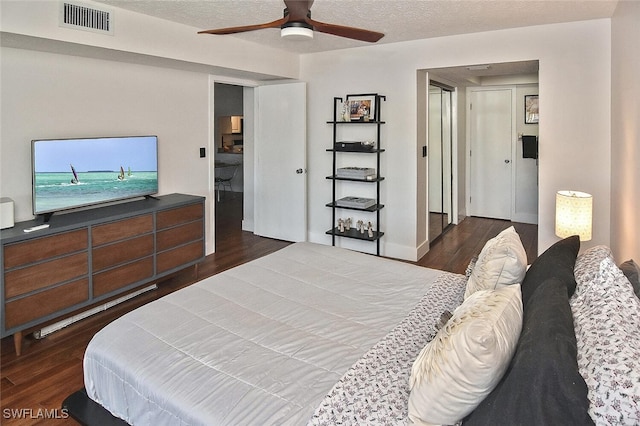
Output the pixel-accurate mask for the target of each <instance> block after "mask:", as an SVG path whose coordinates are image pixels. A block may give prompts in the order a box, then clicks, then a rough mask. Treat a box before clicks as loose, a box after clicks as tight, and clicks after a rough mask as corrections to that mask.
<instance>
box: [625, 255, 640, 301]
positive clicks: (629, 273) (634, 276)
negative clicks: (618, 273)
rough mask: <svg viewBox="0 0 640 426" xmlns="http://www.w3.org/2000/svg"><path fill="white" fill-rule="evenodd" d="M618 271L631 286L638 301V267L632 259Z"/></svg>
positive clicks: (639, 285)
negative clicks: (620, 271)
mask: <svg viewBox="0 0 640 426" xmlns="http://www.w3.org/2000/svg"><path fill="white" fill-rule="evenodd" d="M620 269H621V270H622V273H623V274H624V275H625V276H626V277H627V279H628V280H629V282H630V283H631V285H632V286H633V292H634V293H635V294H636V296H638V298H639V299H640V266H638V264H637V263H636V262H634V261H633V259H629V260H627V261H626V262H624V263H622V264H621V265H620Z"/></svg>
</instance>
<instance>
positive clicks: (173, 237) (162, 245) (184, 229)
mask: <svg viewBox="0 0 640 426" xmlns="http://www.w3.org/2000/svg"><path fill="white" fill-rule="evenodd" d="M201 239H202V221H197V222H191V223H187V224H186V225H181V226H177V227H175V228H169V229H165V230H164V231H158V235H157V236H156V247H157V248H156V250H158V251H159V252H161V251H165V250H167V249H170V248H173V247H177V246H179V245H182V244H185V243H188V242H191V241H195V240H201Z"/></svg>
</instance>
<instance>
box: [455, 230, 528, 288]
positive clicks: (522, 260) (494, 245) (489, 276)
mask: <svg viewBox="0 0 640 426" xmlns="http://www.w3.org/2000/svg"><path fill="white" fill-rule="evenodd" d="M526 270H527V253H526V251H525V250H524V246H523V245H522V241H521V240H520V236H519V235H518V233H517V232H516V230H515V228H514V227H513V226H510V227H509V228H507V229H505V230H504V231H502V232H500V233H499V234H498V235H496V236H495V237H494V238H492V239H490V240H489V241H487V243H486V244H485V245H484V247H483V248H482V251H481V252H480V254H479V255H478V260H477V262H476V264H475V265H474V266H473V269H472V270H471V274H470V276H469V280H468V281H467V290H466V291H465V293H464V297H465V299H466V298H467V297H469V296H470V295H471V294H473V293H474V292H476V291H478V290H492V289H494V288H500V287H503V286H505V285H510V284H520V283H521V282H522V279H523V278H524V274H525V272H526Z"/></svg>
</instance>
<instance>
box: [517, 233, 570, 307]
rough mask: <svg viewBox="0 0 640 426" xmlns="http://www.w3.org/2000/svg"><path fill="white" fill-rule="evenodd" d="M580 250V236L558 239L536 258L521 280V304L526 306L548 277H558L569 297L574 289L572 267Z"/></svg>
mask: <svg viewBox="0 0 640 426" xmlns="http://www.w3.org/2000/svg"><path fill="white" fill-rule="evenodd" d="M578 251H580V237H578V236H577V235H574V236H572V237H568V238H565V239H564V240H560V241H558V242H557V243H555V244H554V245H552V246H551V247H549V248H548V249H547V250H546V251H545V252H544V253H542V254H541V255H540V256H538V258H537V259H536V260H534V261H533V263H532V264H531V267H530V268H529V270H528V271H527V274H526V275H525V276H524V280H523V281H522V305H523V306H526V304H527V302H528V300H529V298H530V297H531V295H532V294H533V292H534V291H535V290H536V288H538V286H539V285H540V284H542V283H543V282H544V281H546V280H547V279H549V278H552V277H553V278H558V279H559V280H560V284H561V285H563V286H564V287H565V288H566V290H567V294H568V295H569V297H571V295H573V293H574V292H575V291H576V280H575V277H574V275H573V268H574V267H575V265H576V257H578Z"/></svg>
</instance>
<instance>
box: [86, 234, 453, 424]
mask: <svg viewBox="0 0 640 426" xmlns="http://www.w3.org/2000/svg"><path fill="white" fill-rule="evenodd" d="M443 274H446V273H443V272H442V271H437V270H433V269H428V268H423V267H418V266H414V265H411V264H407V263H403V262H398V261H391V260H386V259H383V258H379V257H374V256H370V255H366V254H361V253H356V252H352V251H349V250H344V249H340V248H335V247H328V246H323V245H316V244H312V243H296V244H293V245H290V246H288V247H286V248H284V249H282V250H280V251H278V252H275V253H273V254H271V255H268V256H266V257H263V258H261V259H258V260H255V261H253V262H250V263H247V264H244V265H241V266H239V267H237V268H234V269H231V270H228V271H226V272H223V273H221V274H218V275H215V276H212V277H210V278H207V279H205V280H203V281H201V282H199V283H197V284H194V285H192V286H189V287H187V288H185V289H182V290H180V291H178V292H175V293H173V294H170V295H168V296H166V297H164V298H162V299H159V300H157V301H155V302H152V303H150V304H148V305H146V306H143V307H141V308H139V309H137V310H135V311H133V312H131V313H129V314H127V315H125V316H123V317H121V318H119V319H118V320H116V321H114V322H113V323H111V324H110V325H108V326H107V327H105V328H104V329H103V330H101V331H100V332H99V333H97V334H96V336H95V337H94V338H93V340H92V341H91V342H90V343H89V345H88V347H87V350H86V354H85V359H84V380H85V387H86V392H87V394H88V395H89V397H90V398H91V399H93V400H94V401H96V402H98V403H99V404H100V405H102V406H103V407H105V408H106V409H107V410H109V411H110V412H111V413H112V414H114V415H115V416H117V417H120V418H122V419H124V420H125V421H127V422H128V423H130V424H146V425H162V424H166V425H169V424H170V425H177V424H190V425H205V424H206V425H214V424H215V425H227V424H228V425H232V424H233V425H237V424H242V425H253V424H255V425H268V424H277V425H284V424H296V425H298V424H301V425H304V424H306V423H307V422H308V421H309V420H310V419H311V417H312V415H314V411H315V410H316V408H317V407H318V406H319V404H321V403H323V399H324V398H325V395H327V394H328V393H329V392H330V391H331V390H332V388H333V387H334V385H335V384H336V383H337V382H339V380H340V379H341V377H343V375H344V374H345V373H346V372H347V371H348V370H349V369H350V367H352V366H353V365H354V364H355V363H356V362H357V361H358V360H359V359H361V357H362V356H363V355H364V354H366V353H367V351H369V350H370V349H371V348H372V347H373V346H374V345H375V344H376V343H377V342H379V341H381V339H383V338H384V337H385V336H387V334H388V333H389V332H390V331H392V330H393V329H394V328H396V326H398V324H400V323H402V322H403V320H405V318H406V317H407V315H408V314H409V313H410V312H411V311H412V310H413V309H414V308H415V307H416V305H417V304H418V302H419V301H420V300H421V299H422V298H423V296H424V295H425V293H426V292H427V291H428V290H429V289H430V288H431V287H432V284H433V283H434V281H436V278H438V277H439V276H442V275H443ZM450 275H453V274H450ZM463 290H464V288H463V286H459V287H456V289H455V292H456V298H457V297H458V296H459V299H460V300H461V297H462V291H463ZM456 303H458V302H456ZM438 309H440V308H438ZM440 313H442V310H439V311H438V312H434V315H435V314H437V315H438V316H439V314H440ZM429 328H432V325H431V324H429ZM420 348H421V346H420V347H418V348H417V350H419V349H420ZM410 356H411V357H413V356H415V354H412V355H410ZM382 370H385V371H386V370H388V368H386V367H385V368H382Z"/></svg>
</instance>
